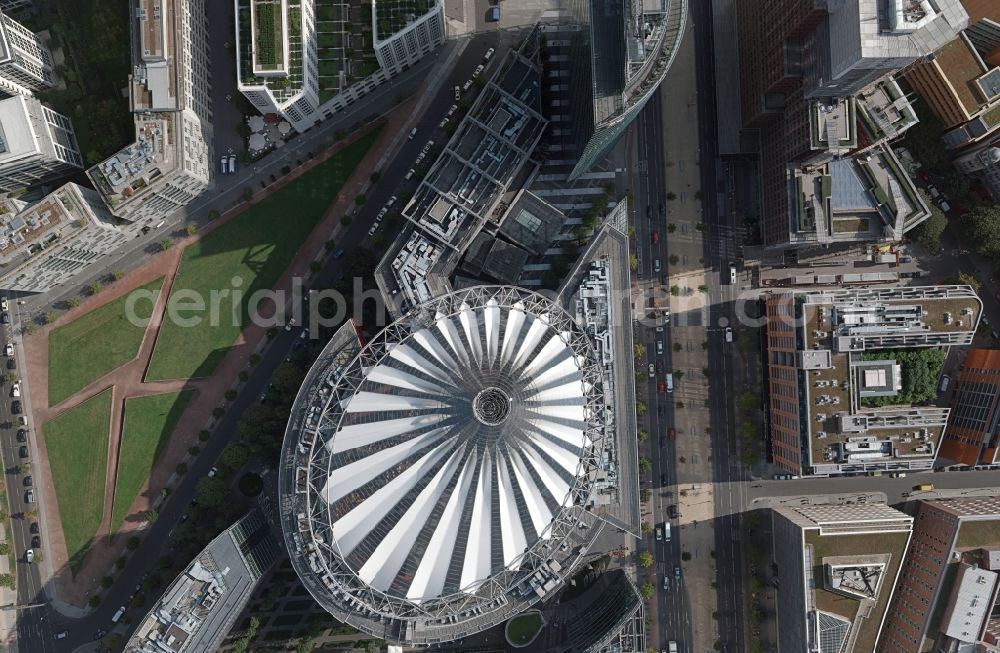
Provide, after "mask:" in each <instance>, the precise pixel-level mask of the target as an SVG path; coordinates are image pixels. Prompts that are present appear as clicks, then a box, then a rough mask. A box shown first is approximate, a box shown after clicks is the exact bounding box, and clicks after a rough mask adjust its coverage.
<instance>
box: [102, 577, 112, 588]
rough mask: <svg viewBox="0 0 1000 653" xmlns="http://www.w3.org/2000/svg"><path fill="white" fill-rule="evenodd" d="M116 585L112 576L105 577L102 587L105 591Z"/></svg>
mask: <svg viewBox="0 0 1000 653" xmlns="http://www.w3.org/2000/svg"><path fill="white" fill-rule="evenodd" d="M114 584H115V579H114V578H112V577H111V576H105V577H103V578H102V579H101V587H103V588H104V589H108V588H109V587H111V586H112V585H114Z"/></svg>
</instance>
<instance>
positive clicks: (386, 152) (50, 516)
mask: <svg viewBox="0 0 1000 653" xmlns="http://www.w3.org/2000/svg"><path fill="white" fill-rule="evenodd" d="M414 104H415V102H414V101H412V100H411V101H409V102H406V103H404V104H402V105H400V106H399V107H397V108H396V109H395V110H394V111H393V112H391V113H390V114H388V115H387V116H386V117H385V119H384V120H382V121H379V122H377V123H373V124H370V125H367V126H366V127H364V128H362V129H361V130H359V131H357V132H355V133H353V134H351V135H350V137H348V138H347V139H345V140H344V141H342V142H340V143H337V144H336V145H335V146H333V147H331V148H330V149H328V150H327V151H325V152H323V153H320V154H319V155H318V156H316V157H315V158H314V159H312V160H309V161H306V162H304V163H303V164H302V165H301V166H299V167H297V168H295V169H294V170H293V171H292V172H291V173H290V174H288V175H286V176H284V177H282V178H281V179H279V180H278V181H277V182H275V183H274V184H271V185H270V186H268V187H267V188H266V189H265V190H263V191H261V192H258V193H255V195H254V198H253V200H252V201H251V203H250V204H242V205H240V206H239V207H236V208H234V209H231V210H229V211H227V212H226V213H225V214H224V215H223V216H221V217H220V218H219V219H218V220H216V221H215V222H213V223H212V224H211V225H209V226H208V227H207V228H205V229H203V230H202V232H201V233H200V234H198V235H195V236H192V237H189V238H187V239H184V240H182V241H180V242H178V243H177V246H175V247H172V248H171V249H170V250H168V252H166V253H165V254H163V255H157V256H155V257H153V259H152V260H151V261H149V262H148V263H147V264H145V265H144V266H142V267H140V268H139V269H138V270H136V271H134V272H133V273H131V274H129V275H128V276H126V277H125V278H124V279H122V280H121V281H119V282H117V283H115V284H114V285H113V286H112V287H111V288H109V289H108V291H105V293H102V294H101V295H99V296H97V297H94V298H88V300H87V301H85V302H84V303H83V304H82V305H81V306H80V307H78V308H76V309H73V310H71V311H69V312H67V313H66V314H64V315H63V316H62V317H61V318H60V319H59V320H58V321H57V322H56V323H54V324H53V325H48V326H46V327H45V328H43V329H40V330H39V331H38V332H36V333H35V334H32V335H31V336H28V337H26V338H24V344H25V349H26V350H27V352H28V354H27V355H28V357H27V358H26V360H27V361H28V362H29V363H30V365H29V377H30V380H31V383H32V385H35V387H36V388H38V389H39V390H38V391H37V392H38V394H39V396H40V398H42V402H41V404H40V405H42V406H45V407H44V408H40V409H39V410H38V416H39V418H40V419H39V420H38V424H40V423H41V421H42V418H44V417H47V416H51V414H55V413H57V412H61V411H62V410H64V409H66V408H67V407H69V406H72V405H75V404H76V403H79V401H82V400H84V399H85V398H86V397H87V396H91V395H92V394H94V393H97V392H100V391H101V390H103V389H105V388H107V387H109V386H113V387H114V388H115V390H114V394H115V399H114V401H115V405H116V406H120V405H121V404H122V403H123V402H124V400H125V399H126V398H127V397H128V396H135V395H140V394H148V393H149V392H150V391H159V390H161V389H162V388H161V387H160V386H162V385H163V384H162V383H146V382H145V381H144V379H143V374H144V371H145V369H146V363H147V361H148V358H149V356H151V354H152V351H153V349H154V348H155V337H156V333H157V322H158V319H157V318H154V320H153V321H152V322H151V325H150V327H149V328H148V330H147V333H146V335H145V336H144V339H143V343H142V346H141V349H140V353H139V355H138V356H137V357H136V358H135V359H134V360H133V361H131V362H130V363H127V364H126V365H124V366H122V367H119V368H117V369H116V370H113V371H112V372H110V373H109V374H107V375H105V376H104V377H102V378H101V379H99V380H98V381H95V382H94V383H92V384H90V386H88V387H87V388H85V389H84V390H83V391H81V392H80V393H77V394H76V395H74V396H73V397H70V398H69V399H67V400H66V401H64V402H61V403H60V405H59V406H56V407H53V408H51V409H49V408H48V407H47V366H46V362H47V338H46V336H47V334H48V332H49V331H51V329H52V328H56V327H58V326H60V325H62V324H65V323H67V322H69V321H71V320H72V319H74V318H76V317H78V316H79V315H82V314H83V313H85V312H88V311H90V310H93V309H94V308H96V307H97V306H99V305H103V304H105V303H107V302H110V301H113V300H114V299H116V298H117V297H119V296H121V295H123V294H125V293H127V292H129V291H130V290H131V289H132V288H135V287H137V286H139V285H142V284H143V283H146V282H147V281H149V280H151V279H154V278H157V277H158V276H165V277H166V280H165V282H164V289H163V291H161V296H160V301H159V302H158V306H157V312H156V313H154V315H156V316H162V311H163V307H164V303H165V301H164V300H165V298H166V296H167V292H168V291H169V286H170V280H171V279H172V278H173V275H174V274H175V273H176V270H177V266H178V264H179V261H180V258H181V256H182V253H183V250H184V248H185V247H187V246H188V245H190V244H191V243H193V242H196V241H197V240H198V239H199V238H201V237H203V236H204V235H205V234H207V233H210V232H211V231H212V230H214V229H217V228H219V227H220V226H221V225H223V224H225V223H227V222H228V221H229V220H232V219H234V218H236V217H237V216H238V215H239V214H240V213H241V212H242V210H243V209H244V208H246V207H247V206H250V205H251V204H254V203H256V202H259V201H261V200H262V199H264V198H266V197H268V196H269V195H270V194H272V193H273V192H275V191H276V190H278V189H280V188H282V187H283V186H285V185H287V184H288V183H290V182H291V181H292V180H293V179H295V178H296V177H298V176H299V175H301V174H303V173H305V172H306V171H308V170H311V169H312V168H313V167H315V166H316V165H319V164H320V163H322V162H323V161H325V160H327V159H328V158H329V157H330V156H332V155H333V154H334V153H336V152H337V151H339V150H340V149H342V148H343V147H346V146H347V145H349V144H350V143H352V142H354V141H356V140H357V139H359V138H361V137H362V136H364V135H366V134H367V133H369V132H370V131H372V130H373V129H375V128H377V127H379V126H381V127H382V131H381V133H380V134H379V137H378V139H377V140H376V143H375V144H374V145H373V146H372V148H371V149H370V150H369V151H368V153H367V155H366V156H365V158H364V159H363V160H362V161H361V162H360V164H359V165H358V167H357V168H356V169H355V171H354V173H353V174H352V175H351V177H350V178H349V179H348V180H347V182H346V183H345V184H344V186H343V187H342V188H341V190H340V192H339V193H338V194H337V197H336V199H335V200H334V201H333V203H332V204H331V206H330V207H329V208H328V209H327V211H326V213H325V214H324V216H323V218H322V219H321V221H320V222H319V224H317V226H316V227H315V228H314V229H313V231H312V232H311V233H310V234H309V236H308V237H307V238H306V239H305V240H304V241H303V245H302V247H301V249H300V250H299V252H297V254H296V255H295V257H293V263H292V264H291V266H290V267H289V269H288V270H286V271H285V274H284V275H283V276H282V277H281V279H280V280H279V282H278V284H277V285H276V286H275V289H278V290H285V291H286V292H287V291H289V290H290V289H291V287H292V280H293V279H294V278H296V277H301V278H307V277H309V276H310V271H309V264H310V263H311V262H312V261H313V260H321V259H323V258H325V256H327V255H328V254H329V253H328V252H326V249H325V246H324V245H325V242H326V241H327V240H329V239H330V238H333V237H336V236H337V235H339V233H340V232H341V231H342V229H343V227H342V225H341V223H340V219H341V217H342V216H343V215H344V214H345V213H346V212H347V210H348V209H349V208H350V207H351V206H352V205H353V198H354V197H355V196H356V195H357V194H359V193H362V192H365V191H366V190H367V188H368V187H369V185H370V180H369V178H370V175H371V173H372V172H373V171H374V170H376V169H377V168H378V165H379V162H380V159H384V158H386V157H388V156H391V154H392V153H393V151H394V147H393V146H394V145H398V139H396V141H394V140H393V137H394V136H397V135H398V134H399V133H400V132H402V131H403V125H404V124H406V123H407V121H408V120H410V119H411V118H412V117H413V116H414V115H415V112H414V108H413V105H414ZM265 342H266V329H265V328H264V327H260V326H249V327H247V328H246V329H245V330H244V331H243V332H242V333H241V334H240V336H239V337H238V338H237V340H236V342H234V343H233V346H232V348H231V349H230V350H229V352H228V353H227V355H226V356H225V358H223V360H222V361H221V363H220V364H219V367H218V368H217V369H216V370H215V371H214V372H213V374H212V376H211V377H208V378H205V379H194V380H186V381H177V382H171V383H172V384H175V385H176V384H180V385H183V386H184V387H192V388H196V389H197V390H198V393H197V395H196V396H195V398H194V399H192V401H191V404H190V405H189V407H188V409H187V410H186V411H185V413H184V414H183V416H182V417H181V419H180V420H179V422H178V425H177V427H176V429H175V433H174V435H173V436H172V437H171V439H170V441H169V443H168V444H167V446H166V448H165V450H164V451H163V452H162V453H161V457H160V459H159V460H158V462H157V465H156V467H155V468H154V469H153V471H152V474H151V475H150V478H149V480H148V481H147V483H146V484H145V485H144V487H143V488H142V489H141V490H140V493H139V496H138V497H137V499H136V500H135V502H134V503H133V505H132V506H131V510H130V514H141V513H142V512H144V511H145V510H147V509H148V508H149V507H150V506H151V505H152V502H153V501H154V500H155V499H156V498H157V497H158V496H159V490H160V489H161V488H162V487H165V486H166V484H167V483H168V481H169V479H170V478H171V476H172V475H173V470H174V468H175V467H176V465H177V463H178V462H180V461H182V460H184V459H185V457H186V456H187V455H188V453H187V451H188V448H189V447H190V446H191V445H193V444H196V440H197V434H198V433H199V432H200V431H201V430H202V429H205V428H207V427H208V425H209V424H211V423H212V422H213V420H214V418H213V416H212V411H213V410H214V409H215V408H216V407H217V406H219V405H222V404H224V403H225V392H226V390H228V389H229V388H230V386H231V384H232V382H233V381H234V380H235V379H236V378H237V376H238V374H239V372H240V371H242V370H245V369H247V367H248V361H249V357H250V355H251V354H253V353H254V352H256V351H258V350H259V349H260V348H261V345H263V344H264V343H265ZM36 384H37V385H36ZM154 386H155V387H154ZM38 424H36V430H37V431H39V432H40V431H41V428H40V427H39V426H38ZM112 431H113V433H111V434H109V437H110V438H111V439H112V441H113V446H111V447H109V465H108V476H107V480H106V484H105V492H106V497H110V498H108V499H106V502H105V519H104V520H103V522H102V526H101V529H100V530H99V531H98V533H97V535H96V537H95V542H94V544H93V545H92V547H91V549H90V551H89V552H88V554H87V558H86V560H85V562H84V564H83V567H82V568H81V569H80V570H79V572H78V573H77V574H76V576H75V577H73V576H72V575H71V574H70V573H69V569H68V567H67V565H66V560H67V552H66V547H65V541H64V540H63V538H62V529H61V526H60V523H59V513H58V509H57V508H55V506H57V501H56V496H55V491H54V487H53V485H52V481H51V477H50V475H49V474H48V473H47V472H46V473H44V474H43V475H42V476H43V477H44V487H43V491H44V492H45V493H46V498H47V499H48V500H49V502H50V505H51V506H53V508H51V509H49V510H48V511H46V514H45V515H44V521H45V523H46V526H47V529H48V531H49V536H48V537H46V540H48V543H49V548H50V550H51V551H50V552H49V555H50V556H51V557H49V558H48V559H49V560H51V561H52V563H51V566H52V568H53V569H55V570H58V572H56V574H55V576H54V580H55V581H56V582H55V583H53V584H51V585H50V586H49V590H50V591H49V593H50V595H53V599H56V597H58V600H53V605H54V607H56V609H57V610H59V611H60V612H63V613H64V614H70V613H72V616H78V615H79V613H80V608H75V609H69V608H73V607H74V606H82V605H85V603H86V601H87V599H88V598H89V596H90V595H91V593H92V592H93V591H94V590H95V589H96V586H97V581H98V580H99V579H100V577H101V576H103V575H104V574H106V573H107V572H108V570H109V569H111V568H112V567H113V565H114V561H115V559H116V558H117V557H118V556H119V555H120V554H121V549H122V547H123V546H124V542H125V539H126V538H122V537H116V538H115V540H114V542H109V538H108V535H109V532H108V529H109V527H110V511H111V501H112V500H113V496H114V478H115V470H116V464H115V463H116V451H117V445H118V440H119V439H120V432H119V431H120V420H117V421H116V420H112ZM226 435H228V434H226ZM220 437H225V436H220ZM43 439H44V438H43V437H38V438H36V440H39V441H41V440H43ZM39 449H40V450H43V449H44V445H40V446H39ZM39 462H41V463H43V464H44V463H45V456H44V452H43V451H42V454H41V455H40V457H39ZM45 469H46V470H47V465H45ZM141 527H142V524H141V523H139V522H136V521H131V522H130V521H126V523H125V524H124V525H123V527H122V530H121V534H124V535H126V536H127V535H129V534H133V533H135V532H136V531H137V530H139V529H140V528H141ZM52 590H55V591H52Z"/></svg>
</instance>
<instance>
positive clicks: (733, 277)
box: [729, 265, 736, 286]
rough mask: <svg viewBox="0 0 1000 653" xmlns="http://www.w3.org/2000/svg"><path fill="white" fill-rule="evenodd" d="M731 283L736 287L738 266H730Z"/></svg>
mask: <svg viewBox="0 0 1000 653" xmlns="http://www.w3.org/2000/svg"><path fill="white" fill-rule="evenodd" d="M729 283H730V284H731V285H734V286H735V285H736V266H735V265H730V266H729Z"/></svg>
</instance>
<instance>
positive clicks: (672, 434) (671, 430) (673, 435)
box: [667, 426, 677, 442]
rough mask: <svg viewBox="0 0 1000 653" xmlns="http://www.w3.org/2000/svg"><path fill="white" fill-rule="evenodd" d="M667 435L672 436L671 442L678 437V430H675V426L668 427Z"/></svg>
mask: <svg viewBox="0 0 1000 653" xmlns="http://www.w3.org/2000/svg"><path fill="white" fill-rule="evenodd" d="M667 437H668V438H670V441H671V442H673V441H674V440H676V439H677V431H675V430H674V427H672V426H671V427H670V428H668V429H667Z"/></svg>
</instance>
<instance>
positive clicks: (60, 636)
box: [52, 630, 69, 641]
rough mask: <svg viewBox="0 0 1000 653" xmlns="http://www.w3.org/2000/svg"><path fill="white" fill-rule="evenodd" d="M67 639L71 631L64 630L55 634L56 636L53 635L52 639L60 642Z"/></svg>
mask: <svg viewBox="0 0 1000 653" xmlns="http://www.w3.org/2000/svg"><path fill="white" fill-rule="evenodd" d="M67 637H69V631H68V630H62V631H59V632H58V633H55V634H53V635H52V639H54V640H56V641H59V640H60V639H66V638H67Z"/></svg>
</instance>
